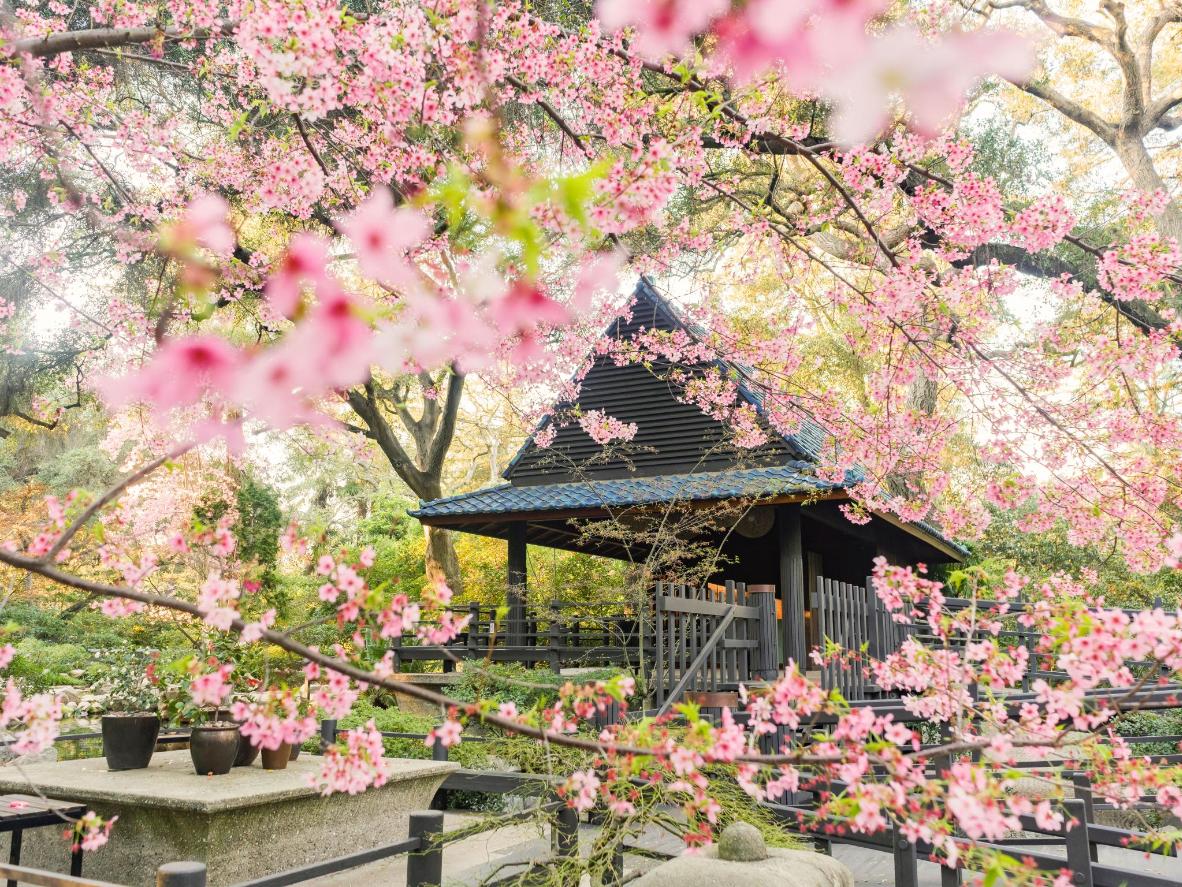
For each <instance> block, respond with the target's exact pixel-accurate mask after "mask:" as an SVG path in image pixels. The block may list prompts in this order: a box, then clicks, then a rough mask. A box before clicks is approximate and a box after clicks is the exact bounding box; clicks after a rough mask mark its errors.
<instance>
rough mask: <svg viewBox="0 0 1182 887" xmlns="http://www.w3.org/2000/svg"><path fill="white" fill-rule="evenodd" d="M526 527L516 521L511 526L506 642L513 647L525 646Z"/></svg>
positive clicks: (521, 522) (506, 597) (506, 601)
mask: <svg viewBox="0 0 1182 887" xmlns="http://www.w3.org/2000/svg"><path fill="white" fill-rule="evenodd" d="M525 526H526V524H525V521H514V522H513V523H511V524H509V590H508V593H507V594H506V596H505V603H507V604H508V605H509V618H508V622H507V624H506V629H507V630H506V635H507V637H506V641H507V642H508V644H509V646H511V647H520V646H522V645H524V644H525V598H526V593H527V592H526V583H527V576H526V566H525V551H526V545H525Z"/></svg>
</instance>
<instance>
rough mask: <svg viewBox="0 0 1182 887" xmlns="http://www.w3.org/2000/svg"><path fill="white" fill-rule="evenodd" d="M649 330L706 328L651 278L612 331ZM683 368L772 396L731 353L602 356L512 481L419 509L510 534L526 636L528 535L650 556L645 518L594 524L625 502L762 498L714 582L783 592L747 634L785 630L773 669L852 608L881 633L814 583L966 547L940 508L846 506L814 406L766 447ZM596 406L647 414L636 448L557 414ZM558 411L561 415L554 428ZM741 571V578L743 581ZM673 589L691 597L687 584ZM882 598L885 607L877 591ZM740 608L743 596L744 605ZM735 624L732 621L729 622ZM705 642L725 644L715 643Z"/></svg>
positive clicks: (514, 630) (517, 608) (736, 596)
mask: <svg viewBox="0 0 1182 887" xmlns="http://www.w3.org/2000/svg"><path fill="white" fill-rule="evenodd" d="M644 330H663V331H666V332H672V331H676V330H681V331H684V332H685V333H686V334H688V335H689V336H691V337H698V336H700V335H701V331H700V330H699V329H697V328H696V327H693V326H691V325H690V324H688V323H686V322H685V321H683V320H682V319H681V318H680V317H679V316H678V314H677V312H676V311H675V310H674V309H673V307H672V306H671V305H670V304H669V303H668V302H667V301H666V300H665V299H664V298H662V297H661V296H660V295H659V294H658V293H657V292H656V290H655V289H654V288H653V286H652V284H651V283H650V282H649V281H648V280H646V279H644V278H642V279H641V280H640V282H639V283H638V285H637V287H636V290H635V293H634V296H633V303H632V309H631V313H630V315H628V316H625V317H621V318H620V319H617V320H616V321H615V322H613V323H612V324H611V326H610V327H609V328H608V330H607V331H606V332H605V335H606V336H609V337H616V338H620V339H628V338H630V337H633V336H635V335H637V334H638V333H639V332H641V331H644ZM672 369H678V370H681V371H683V372H684V373H688V374H693V373H704V372H708V371H712V370H713V369H718V370H720V371H721V372H722V373H723V374H724V375H725V376H726V377H728V378H731V379H733V380H735V381H736V382H737V384H738V390H739V393H740V396H741V397H743V398H745V399H746V400H747V401H748V402H749V403H751V404H752V406H754V407H755V409H756V411H757V412H758V411H759V410H760V400H759V397H758V395H757V394H756V393H755V392H754V390H753V387H752V386H750V385H748V384H745V381H747V380H749V378H750V376H749V373H748V372H747V371H745V370H744V369H743V368H742V367H739V366H737V365H734V364H731V363H727V362H724V361H714V362H711V363H705V364H699V365H695V366H689V367H687V366H680V367H673V366H671V365H666V366H664V367H660V366H652V365H650V366H643V365H640V364H636V363H625V364H623V365H621V364H618V363H617V362H616V361H614V360H612V359H611V358H608V357H598V358H596V359H595V360H594V362H593V364H592V365H591V368H590V369H589V370H588V371H587V373H586V375H585V376H584V378H583V381H582V385H581V387H580V389H579V392H578V397H577V401H575V402H573V403H559V404H556V405H555V406H554V408H553V410H552V412H551V413H550V414H549V415H548V416H547V417H546V418H545V419H543V420H542V422H541V423H540V424H539V426H538V427H537V429H535V432H534V435H533V436H531V438H530V439H529V440H527V441H526V443H525V444H524V445H523V446H522V447H521V449H520V450H519V451H518V453H517V454H516V456H515V457H514V458H513V460H512V461H511V462H510V463H509V466H508V467H507V468H506V469H505V471H504V474H503V476H504V478H505V480H506V481H507V482H506V483H504V484H501V485H499V486H495V487H489V488H486V489H481V490H476V491H475V492H470V493H464V494H461V495H457V496H449V497H447V498H443V499H437V500H434V501H431V502H424V503H422V505H421V506H420V508H419V509H418V510H417V511H415V512H412V514H413V516H415V517H417V518H418V519H419V520H420V521H421V522H422V523H424V524H427V525H430V526H435V527H444V528H447V529H450V530H457V531H459V532H465V533H477V534H480V535H484V536H493V537H497V538H501V539H505V540H506V541H507V543H508V572H509V575H508V589H509V591H508V598H507V601H508V603H509V605H510V637H509V639H508V642H509V644H510V645H512V644H514V643H519V642H521V639H522V638H521V629H520V625H521V620H522V619H523V612H524V611H523V607H524V601H525V600H526V587H527V585H528V577H527V576H526V546H527V545H540V546H548V547H552V548H560V549H567V550H571V551H581V552H585V553H588V554H593V555H600V556H603V557H609V558H619V559H625V560H628V561H631V562H633V563H636V562H643V561H644V559H645V557H646V556H647V554H648V552H647V551H646V550H644V545H643V543H638V542H637V543H634V542H632V541H630V540H629V534H627V533H619V534H614V535H610V536H605V535H596V534H588V533H585V532H584V531H583V530H582V529H581V527H583V526H585V525H586V524H587V522H595V521H605V520H609V519H612V518H613V517H615V518H618V517H619V515H620V513H621V511H623V512H625V513H630V512H636V513H643V511H644V510H645V509H646V508H647V509H660V508H662V507H669V506H671V505H676V507H678V508H699V509H700V508H720V507H721V506H723V505H724V504H726V503H733V502H735V501H736V500H741V501H744V502H746V503H750V504H749V505H747V506H745V508H744V510H743V512H742V517H741V519H740V520H738V522H737V523H736V524H735V525H734V526H733V527H729V528H725V529H720V530H718V531H717V538H716V539H714V540H713V542H714V544H715V545H716V546H717V549H718V551H719V552H720V553H721V555H722V557H720V558H719V559H718V562H719V563H720V564H721V565H722V566H721V567H720V570H721V571H722V574H721V575H714V576H711V577H710V578H709V582H708V584H709V585H711V586H716V587H717V586H720V587H724V588H726V589H727V591H726V594H725V597H726V599H727V600H729V601H731V602H732V603H736V602H737V603H738V604H750V603H751V602H752V601H754V600H755V597H754V596H752V595H751V594H747V596H746V597H744V596H743V595H744V593H743V591H742V589H743V588H744V587H745V588H746V589H747V590H749V591H750V592H754V591H756V590H759V591H762V592H764V593H765V594H764V597H768V593H769V592H770V593H771V594H774V596H775V607H774V612H775V617H774V618H775V622H774V623H773V624H772V625H771V626H770V629H768V627H767V626H765V627H764V629H762V630H761V633H762V635H763V639H762V640H761V641H758V642H756V641H755V640H754V639H753V637H749V638H747V640H745V641H743V644H746V645H747V646H748V647H753V646H755V645H756V644H757V643H758V644H762V645H763V646H765V647H766V646H769V645H771V646H774V648H775V649H774V651H773V650H763V651H762V654H763V660H762V661H763V663H764V668H763V669H762V670H763V671H764V672H770V671H773V670H775V669H778V668H779V666H780V665H782V663H783V661H784V660H785V659H786V658H792V659H794V660H795V661H797V662H802V661H805V656H806V650H807V646H806V645H807V644H812V643H816V642H817V641H818V640H819V639H820V638H821V637H822V635H824V636H829V637H834V636H835V633H836V629H837V626H836V622H838V621H841V622H851V621H857V622H858V624H859V626H860V631H861V633H862V634H863V635H864V634H866V633H867V631H869V632H870V633H871V634H873V631H872V630H871V629H872V626H870V622H871V621H872V620H871V619H870V618H869V617H868V616H867V615H866V614H865V613H862V612H857V611H858V610H859V609H866V608H865V607H861V608H860V607H859V604H858V602H857V601H855V602H854V604H853V605H852V606H851V605H849V604H848V603H847V605H846V609H847V610H848V611H849V612H845V613H844V615H842V614H843V611H842V610H841V609H840V607H839V608H837V609H833V610H832V611H831V612H829V613H828V614H827V615H828V619H827V620H826V619H825V618H824V615H825V614H819V613H818V614H814V613H813V611H814V610H815V609H816V608H817V605H818V598H817V595H816V594H815V593H814V592H816V591H818V590H820V591H822V592H824V591H825V590H826V589H830V588H832V589H838V588H850V589H854V590H856V591H859V592H862V593H864V589H865V587H866V586H867V581H866V577H867V575H868V574H869V573H870V571H871V569H872V561H873V559H874V558H875V557H876V556H878V555H884V556H886V557H887V558H888V560H890V562H892V563H896V564H913V563H916V562H920V561H923V562H926V563H928V564H938V563H948V562H955V561H960V560H962V559H963V557H964V555H965V553H966V552H965V550H964V549H963V548H961V547H960V546H958V545H957V544H955V543H954V542H952V541H950V540H948V539H946V538H945V537H944V536H943V535H942V534H941V533H939V532H938V531H937V530H936V529H935V528H934V527H932V526H929V525H927V524H924V523H909V522H905V521H903V520H900V519H898V518H897V517H895V516H893V515H888V514H875V515H874V516H873V517H872V519H871V520H870V521H869V522H868V523H866V524H861V525H858V524H854V523H852V522H850V521H849V520H848V519H846V518H845V516H844V515H843V514H842V513H841V512H840V510H839V506H840V505H841V503H842V502H843V501H846V500H848V498H849V497H848V494H847V492H846V486H847V484H844V483H830V482H827V481H823V480H821V479H819V478H818V477H817V476H816V473H815V470H814V467H815V465H816V463H817V461H818V453H819V452H820V448H821V446H822V445H823V444H824V441H825V434H824V433H823V431H822V430H821V429H820V428H819V427H818V426H817V425H815V424H813V423H812V422H810V421H808V420H805V421H804V422H803V423H802V425H801V427H800V428H799V430H798V431H797V432H796V433H795V434H791V435H782V434H779V433H778V432H776V431H775V430H774V429H772V427H771V425H770V424H768V423H767V422H766V421H764V420H763V418H762V415H761V417H760V421H761V423H762V425H763V428H764V430H765V432H766V434H767V439H768V441H769V442H768V443H766V444H765V445H763V446H762V447H760V448H758V449H756V450H754V451H740V450H738V449H737V448H735V447H733V446H731V445H729V444H728V443H727V441H728V434H729V433H730V432H728V429H727V428H726V427H724V425H723V423H722V422H720V421H718V420H716V419H714V418H712V417H710V416H708V415H706V414H705V413H704V412H702V411H701V410H700V409H699V408H698V407H696V406H694V405H692V404H689V403H686V402H685V400H684V399H679V397H678V393H679V392H678V391H677V390H676V384H677V383H675V382H674V381H671V380H670V378H669V375H670V374H669V370H672ZM591 410H603V411H604V412H605V413H606V414H607V415H609V416H612V417H615V418H616V419H619V420H620V421H622V422H632V423H635V424H636V426H637V432H636V435H635V437H634V438H633V439H632V440H631V441H630V442H629V443H628V446H627V447H626V448H619V450H620V451H618V452H617V448H616V447H613V446H612V445H608V446H607V447H603V446H600V445H599V444H597V443H596V442H595V441H594V440H592V438H591V437H590V436H589V435H588V434H587V432H585V431H584V430H583V429H582V427H580V425H579V423H578V422H577V421H570V420H569V419H568V420H567V421H561V420H560V419H559V418H556V417H562V416H566V417H569V416H571V415H579V414H581V413H586V412H588V411H591ZM552 423H554V424H556V428H555V429H553V430H547V428H548V426H549V425H550V424H552ZM544 431H545V432H546V434H547V435H553V437H552V440H551V441H550V442H549V446H548V447H542V446H539V445H538V443H537V442H536V441H535V438H536V437H537V436H538V434H539V433H542V432H544ZM849 480H850V481H852V479H849ZM727 580H729V582H728V581H727ZM736 586H737V587H738V588H739V589H740V591H739V592H737V593H735V592H732V591H731V589H732V588H734V587H736ZM858 586H861V588H858ZM666 587H668V586H666ZM658 594H659V590H658ZM673 595H674V596H675V597H679V598H685V597H687V595H686V594H685V591H684V587H682V590H681V591H674V592H673ZM688 596H691V597H692V595H688ZM715 597H718V595H715ZM863 600H864V598H862V597H859V598H858V601H863ZM867 606H868V607H869V609H871V610H873V602H871V603H870V604H868V605H867ZM695 607H697V608H698V609H700V608H701V607H700V606H699V605H695ZM686 608H689V609H690V610H693V609H694V607H690V605H688V604H675V605H674V609H675V610H677V611H678V612H688V611H687V610H686ZM738 609H739V611H743V607H742V606H739V608H738ZM695 612H696V611H695ZM744 612H745V611H744ZM826 623H827V624H826ZM515 626H516V627H515ZM665 627H666V628H668V629H670V630H672V631H673V632H676V631H677V630H678V625H677V624H676V622H666V623H665ZM708 627H709V626H707V628H708ZM659 628H660V626H658V629H659ZM715 628H717V624H715ZM719 631H720V633H721V634H720V637H721V635H722V634H726V632H724V631H722V630H721V629H719ZM728 631H729V629H728ZM665 634H666V635H667V634H668V631H666V632H665ZM753 635H754V633H753ZM660 639H661V638H660V632H659V631H658V640H660ZM858 639H859V637H858V636H857V633H855V635H854V636H850V637H849V638H848V640H850V641H851V642H856V641H857V640H858ZM737 644H738V642H733V643H732V646H735V645H737ZM700 648H701V644H700V643H699V644H695V645H691V652H694V651H695V650H697V651H699V652H700ZM703 656H705V657H706V659H709V656H708V655H707V654H703ZM722 658H726V657H725V655H724V656H723V657H722ZM754 661H755V660H752V662H754ZM681 665H682V667H681V668H680V669H670V671H671V672H672V671H674V670H677V671H679V672H684V671H685V670H686V668H688V665H689V664H688V663H685V662H683V663H682V664H681ZM755 670H756V671H759V670H760V669H755ZM670 677H672V674H670Z"/></svg>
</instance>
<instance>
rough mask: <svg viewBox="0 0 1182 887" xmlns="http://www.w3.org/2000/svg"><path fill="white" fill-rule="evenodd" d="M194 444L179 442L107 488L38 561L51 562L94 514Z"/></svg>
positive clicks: (181, 454)
mask: <svg viewBox="0 0 1182 887" xmlns="http://www.w3.org/2000/svg"><path fill="white" fill-rule="evenodd" d="M194 446H196V444H195V443H186V444H181V445H180V446H179V447H176V448H175V449H173V450H170V451H169V452H167V453H165V454H164V455H163V456H158V457H157V458H155V459H153V460H152V461H150V462H147V463H145V464H144V465H143V466H142V467H141V468H139V469H138V470H136V471H134V472H132V473H131V474H129V475H128V476H127V477H125V478H123V480H121V481H119V482H118V483H116V484H115V485H114V486H112V487H110V488H108V489H107V491H106V492H105V493H103V494H102V495H101V496H99V497H98V498H97V499H95V500H94V501H93V502H91V503H90V504H89V505H88V506H86V508H84V509H83V510H82V513H81V514H79V515H78V516H77V517H76V518H74V521H73V522H72V523H71V524H70V525H69V526H68V527H66V529H65V530H63V531H62V534H61V535H60V536H59V537H58V539H57V541H56V542H54V543H53V545H52V546H51V547H50V549H49V551H47V552H46V553H45V555H44V556H43V557H42V558H40V562H41V563H44V564H48V563H50V562H52V561H53V559H54V558H56V557H57V556H58V555H59V554H61V552H62V551H63V550H64V549H65V547H66V546H67V545H68V544H69V543H70V540H71V539H73V538H74V536H76V535H77V534H78V531H79V530H81V529H82V528H83V527H84V526H85V525H86V524H87V523H89V522H90V520H91V519H92V518H93V517H94V516H95V515H96V514H98V512H99V511H100V510H101V509H103V508H104V507H106V506H107V505H109V504H110V503H111V502H113V501H114V500H115V499H117V498H118V497H119V496H120V495H121V494H122V493H123V491H124V490H126V489H127V488H128V487H131V486H134V485H135V484H137V483H139V482H140V481H142V480H143V479H144V478H146V477H147V476H148V475H150V474H151V473H152V472H154V471H155V470H156V469H157V468H159V467H160V466H161V465H164V464H165V463H166V462H171V461H172V460H174V459H178V458H180V457H181V456H183V455H184V454H185V453H187V452H188V451H189V450H191V449H192V448H193V447H194ZM34 562H36V561H34Z"/></svg>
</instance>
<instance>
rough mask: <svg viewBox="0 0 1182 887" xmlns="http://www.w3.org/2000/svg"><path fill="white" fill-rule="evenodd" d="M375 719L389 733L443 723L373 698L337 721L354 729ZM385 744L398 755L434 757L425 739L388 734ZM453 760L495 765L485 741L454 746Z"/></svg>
mask: <svg viewBox="0 0 1182 887" xmlns="http://www.w3.org/2000/svg"><path fill="white" fill-rule="evenodd" d="M370 720H372V721H373V722H374V723H375V724H376V726H377V728H378V729H379V730H381V731H383V732H386V733H422V734H424V735H426V734H427V733H429V732H430V731H431V729H432V728H433V727H435V726H437V725H438V724H439V719H438V718H433V717H429V716H426V715H415V714H409V713H407V712H403V711H400V710H399V709H397V708H379V707H378V706H376V705H373V704H372V703H370V702H365V701H360V702H358V703H357V704H356V705H354V706H353V709H352V710H351V711H350V712H349V714H348V715H346V716H345V717H343V718H341V719H340V721H338V722H337V729H338V730H351V729H354V728H356V727H362V726H364V725H365V724H366V722H367V721H370ZM382 745H383V746H384V747H385V749H386V754H388V755H390V756H391V757H395V758H430V757H431V748H430V747H429V746H427V745H425V744H424V743H423V740H422V739H393V738H389V737H387V738H385V739H383V740H382ZM449 758H450V760H453V761H456V762H457V763H459V764H460V766H462V767H469V768H472V769H474V770H487V769H491V768H490V766H489V764H490V760H491V759H490V758H489V755H488V753H487V752H486V751H485V749H484V747H483V744H482V743H479V742H462V743H460V744H459V745H458V746H456V747H455V748H453V749H452V750H451V754H450V756H449Z"/></svg>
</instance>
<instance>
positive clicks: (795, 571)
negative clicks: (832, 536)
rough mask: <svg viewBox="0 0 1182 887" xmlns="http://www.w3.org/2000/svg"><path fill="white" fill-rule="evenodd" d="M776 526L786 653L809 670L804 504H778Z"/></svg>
mask: <svg viewBox="0 0 1182 887" xmlns="http://www.w3.org/2000/svg"><path fill="white" fill-rule="evenodd" d="M776 528H777V531H778V535H779V541H780V546H779V547H780V589H781V591H780V593H781V595H782V597H783V602H784V614H783V616H784V618H783V632H784V656H785V658H786V659H792V660H795V662H796V664H797V666H798V667H799V668H800V670H801V671H802V672H803V671H807V670H808V648H807V647H806V646H805V637H804V609H805V607H804V601H805V597H804V546H803V544H802V542H801V538H800V506H799V505H779V506H777V507H776Z"/></svg>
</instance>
